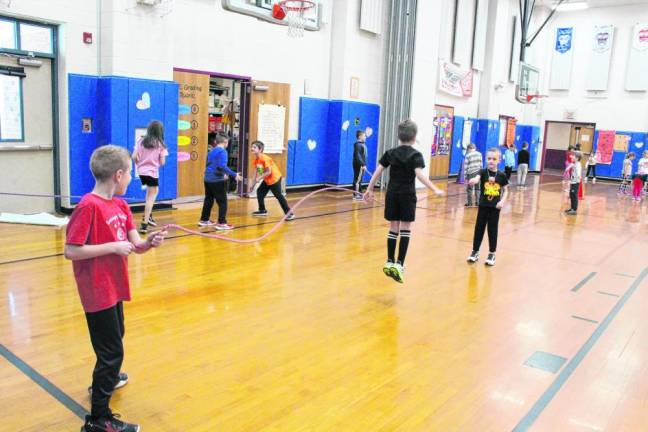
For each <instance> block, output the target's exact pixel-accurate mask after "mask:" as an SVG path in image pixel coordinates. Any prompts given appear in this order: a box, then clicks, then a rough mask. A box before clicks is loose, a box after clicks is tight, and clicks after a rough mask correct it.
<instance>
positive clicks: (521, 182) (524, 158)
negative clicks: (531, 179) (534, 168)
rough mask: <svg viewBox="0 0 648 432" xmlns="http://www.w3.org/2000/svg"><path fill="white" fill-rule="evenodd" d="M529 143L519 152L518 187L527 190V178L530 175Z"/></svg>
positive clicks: (525, 143) (523, 145)
mask: <svg viewBox="0 0 648 432" xmlns="http://www.w3.org/2000/svg"><path fill="white" fill-rule="evenodd" d="M530 157H531V155H530V154H529V143H528V142H524V143H523V144H522V150H520V151H519V152H518V170H517V186H518V188H520V189H526V178H527V174H528V173H529V160H530Z"/></svg>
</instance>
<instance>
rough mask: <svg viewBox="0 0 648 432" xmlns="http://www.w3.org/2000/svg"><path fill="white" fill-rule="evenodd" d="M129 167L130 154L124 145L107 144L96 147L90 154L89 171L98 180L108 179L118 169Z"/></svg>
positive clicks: (124, 169) (127, 168)
mask: <svg viewBox="0 0 648 432" xmlns="http://www.w3.org/2000/svg"><path fill="white" fill-rule="evenodd" d="M129 169H130V155H129V154H128V151H127V150H126V149H125V148H124V147H119V146H116V145H112V144H108V145H105V146H101V147H99V148H97V149H96V150H95V151H93V152H92V156H90V171H92V175H93V176H94V178H95V180H97V181H98V182H103V181H106V180H108V179H109V178H110V177H112V176H113V175H114V174H115V173H116V172H117V171H119V170H123V171H128V170H129Z"/></svg>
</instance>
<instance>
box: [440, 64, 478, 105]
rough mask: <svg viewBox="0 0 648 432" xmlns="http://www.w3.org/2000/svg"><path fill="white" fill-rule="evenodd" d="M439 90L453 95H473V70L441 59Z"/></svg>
mask: <svg viewBox="0 0 648 432" xmlns="http://www.w3.org/2000/svg"><path fill="white" fill-rule="evenodd" d="M439 90H441V91H442V92H444V93H448V94H450V95H453V96H458V97H471V96H472V90H473V71H472V70H470V69H461V68H459V67H457V66H455V65H453V64H451V63H447V62H445V61H441V62H440V64H439Z"/></svg>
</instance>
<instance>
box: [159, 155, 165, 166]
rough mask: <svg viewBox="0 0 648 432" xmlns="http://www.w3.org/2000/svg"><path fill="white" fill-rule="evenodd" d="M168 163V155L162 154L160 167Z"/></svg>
mask: <svg viewBox="0 0 648 432" xmlns="http://www.w3.org/2000/svg"><path fill="white" fill-rule="evenodd" d="M165 163H166V154H164V153H160V166H164V164H165Z"/></svg>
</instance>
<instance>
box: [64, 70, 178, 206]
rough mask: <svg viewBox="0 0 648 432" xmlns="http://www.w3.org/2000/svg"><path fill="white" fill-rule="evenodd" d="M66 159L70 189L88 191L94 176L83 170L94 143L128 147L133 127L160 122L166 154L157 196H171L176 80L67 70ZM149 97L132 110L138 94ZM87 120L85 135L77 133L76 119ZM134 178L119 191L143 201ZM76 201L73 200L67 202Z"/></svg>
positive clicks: (175, 149)
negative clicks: (88, 127)
mask: <svg viewBox="0 0 648 432" xmlns="http://www.w3.org/2000/svg"><path fill="white" fill-rule="evenodd" d="M68 89H69V90H68V91H69V139H70V145H69V161H70V179H69V180H70V193H71V195H83V194H85V193H88V192H90V191H91V190H92V188H93V186H94V179H93V177H92V173H91V172H90V169H89V166H88V165H89V162H90V155H91V154H92V152H93V151H94V150H95V149H96V148H97V147H99V146H102V145H105V144H116V145H119V146H122V147H125V148H127V149H128V151H129V152H132V151H133V148H134V146H135V131H136V130H137V129H141V128H146V127H147V125H148V124H149V123H150V122H151V121H152V120H159V121H161V122H162V123H163V125H164V141H165V144H166V145H167V147H168V151H169V156H168V157H167V162H166V165H165V166H164V167H162V168H161V169H160V190H159V194H158V199H163V200H165V199H167V200H168V199H173V198H176V197H177V173H178V165H177V164H178V162H177V161H178V157H177V153H178V84H176V83H174V82H170V81H157V80H145V79H137V78H124V77H95V76H88V75H76V74H70V75H69V76H68ZM145 92H146V93H148V94H149V96H150V107H148V108H146V109H138V108H137V102H138V101H139V100H140V99H141V98H142V95H143V93H145ZM84 118H90V119H92V125H93V130H92V132H91V133H83V132H82V131H81V125H82V120H83V119H84ZM141 186H142V184H141V182H140V180H139V178H137V177H134V178H133V180H132V182H131V184H130V185H129V187H128V190H127V191H126V194H125V195H124V197H125V198H127V199H129V200H130V202H138V201H144V198H145V191H144V190H142V188H141ZM71 201H72V203H77V202H78V201H79V199H78V198H76V199H73V200H71Z"/></svg>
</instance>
